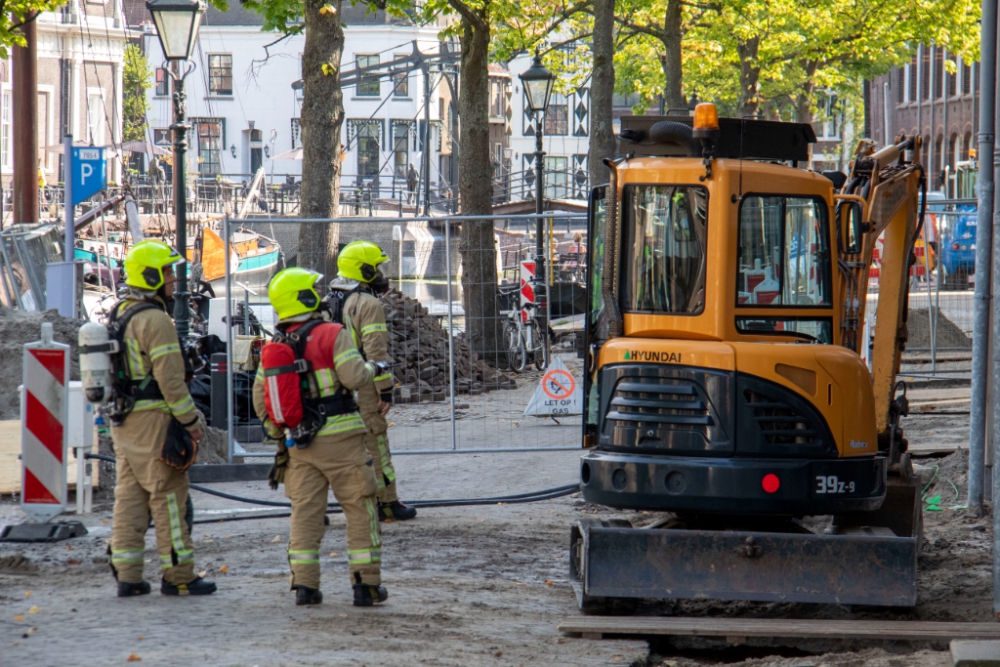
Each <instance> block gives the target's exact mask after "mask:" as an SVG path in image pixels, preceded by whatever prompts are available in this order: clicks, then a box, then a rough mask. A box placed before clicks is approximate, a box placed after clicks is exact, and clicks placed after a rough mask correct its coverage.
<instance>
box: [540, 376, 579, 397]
mask: <svg viewBox="0 0 1000 667" xmlns="http://www.w3.org/2000/svg"><path fill="white" fill-rule="evenodd" d="M574 389H576V381H575V380H574V379H573V376H572V375H570V374H569V373H567V372H566V371H564V370H559V369H556V370H552V371H549V372H548V373H546V374H545V377H543V378H542V391H544V392H545V394H546V395H547V396H548V397H549V398H555V399H563V398H569V397H570V396H571V395H572V394H573V390H574Z"/></svg>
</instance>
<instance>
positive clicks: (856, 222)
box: [837, 137, 926, 463]
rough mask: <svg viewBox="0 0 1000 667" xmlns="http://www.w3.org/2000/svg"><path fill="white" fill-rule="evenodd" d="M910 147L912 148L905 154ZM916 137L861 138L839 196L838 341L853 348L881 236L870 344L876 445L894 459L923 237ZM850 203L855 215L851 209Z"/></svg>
mask: <svg viewBox="0 0 1000 667" xmlns="http://www.w3.org/2000/svg"><path fill="white" fill-rule="evenodd" d="M907 151H912V153H911V156H912V157H911V160H907V159H906V158H907ZM919 151H920V139H919V137H917V138H911V139H906V138H901V139H900V140H899V141H898V142H897V143H896V144H895V145H892V146H888V147H886V148H883V149H882V150H880V151H878V152H874V151H873V150H872V146H871V144H870V143H869V142H863V143H862V145H861V147H860V148H859V151H858V156H857V158H856V159H855V161H854V165H853V167H852V169H851V177H850V178H849V179H848V181H847V183H846V184H845V185H844V187H843V189H842V193H841V194H840V195H838V197H837V198H838V216H837V219H838V224H839V239H840V243H839V246H840V247H839V249H838V250H839V255H840V257H839V265H840V269H841V278H842V281H843V283H844V284H843V287H844V292H842V293H843V294H845V295H846V298H845V311H846V313H847V316H846V317H845V318H844V322H845V325H844V326H845V332H844V333H845V335H844V338H843V344H844V345H845V346H846V347H850V348H851V349H854V350H855V351H856V352H858V353H861V352H863V351H862V350H860V349H858V348H857V346H858V345H859V344H860V343H859V342H858V337H857V335H856V333H857V327H858V326H859V323H861V322H864V321H865V316H866V310H867V306H868V303H867V295H868V283H869V279H870V276H869V272H870V269H871V266H872V260H873V258H874V256H875V252H876V249H877V247H878V246H877V241H878V240H879V238H880V237H881V239H882V244H881V249H880V251H879V259H880V263H881V267H880V275H879V279H878V281H879V283H878V299H877V301H876V306H875V308H876V310H875V323H876V325H875V326H874V327H873V328H872V332H873V333H872V341H871V349H870V357H869V358H870V359H871V369H872V390H873V392H874V398H875V418H876V429H877V432H878V435H879V448H880V449H881V450H883V451H887V452H889V454H890V462H892V463H895V462H897V461H898V458H899V453H900V452H901V451H902V450H903V449H905V447H904V446H903V440H902V430H901V429H900V428H899V423H898V422H899V417H900V415H904V414H905V413H906V403H905V395H904V397H901V398H897V397H896V386H897V384H896V376H897V374H898V373H899V365H900V360H901V357H902V352H903V350H904V349H905V347H906V341H907V328H906V319H907V307H908V303H909V287H910V267H911V266H912V265H913V264H914V261H915V259H914V252H913V248H914V244H915V243H916V240H917V237H918V236H919V235H920V231H921V226H922V220H923V211H922V210H918V208H919V206H920V196H919V195H920V192H921V189H924V190H926V178H925V176H924V172H923V169H922V167H921V166H920V165H919V164H917V161H918V160H919ZM851 207H854V215H853V216H852V215H849V212H850V210H851Z"/></svg>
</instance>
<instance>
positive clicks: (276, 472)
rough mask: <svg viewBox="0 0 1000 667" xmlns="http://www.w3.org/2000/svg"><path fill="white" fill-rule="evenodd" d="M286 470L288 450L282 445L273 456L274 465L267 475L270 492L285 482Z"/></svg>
mask: <svg viewBox="0 0 1000 667" xmlns="http://www.w3.org/2000/svg"><path fill="white" fill-rule="evenodd" d="M287 469H288V448H287V447H285V446H284V445H282V446H281V447H279V448H278V452H277V453H276V454H275V455H274V464H273V465H272V466H271V469H270V470H269V471H268V473H267V484H268V486H270V487H271V490H272V491H277V490H278V486H279V485H281V484H284V482H285V471H286V470H287Z"/></svg>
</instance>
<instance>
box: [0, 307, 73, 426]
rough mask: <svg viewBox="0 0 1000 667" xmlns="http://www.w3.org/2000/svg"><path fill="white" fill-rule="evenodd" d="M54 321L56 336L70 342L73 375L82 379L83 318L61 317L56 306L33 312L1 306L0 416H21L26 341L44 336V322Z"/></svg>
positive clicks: (31, 341) (53, 329) (56, 339)
mask: <svg viewBox="0 0 1000 667" xmlns="http://www.w3.org/2000/svg"><path fill="white" fill-rule="evenodd" d="M43 322H51V323H52V339H53V340H54V341H56V342H57V343H65V344H67V345H69V346H70V369H69V372H70V379H73V380H79V379H80V363H79V357H78V355H77V333H78V332H79V330H80V325H81V324H83V322H81V321H79V320H73V319H70V318H67V317H61V316H60V315H59V313H58V312H56V311H54V310H46V311H45V312H41V313H38V312H31V311H25V310H10V309H7V308H3V307H0V368H2V369H3V373H0V419H19V418H20V410H21V408H20V405H21V404H20V398H19V397H18V393H17V387H18V385H19V384H21V383H22V381H23V378H22V370H21V369H22V360H23V357H24V344H25V343H34V342H35V341H39V340H41V339H42V323H43Z"/></svg>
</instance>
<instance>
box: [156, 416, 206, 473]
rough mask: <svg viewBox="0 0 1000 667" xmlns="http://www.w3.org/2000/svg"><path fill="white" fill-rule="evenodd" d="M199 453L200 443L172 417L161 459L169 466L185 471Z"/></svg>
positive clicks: (161, 451)
mask: <svg viewBox="0 0 1000 667" xmlns="http://www.w3.org/2000/svg"><path fill="white" fill-rule="evenodd" d="M197 454H198V443H197V442H195V441H194V439H193V438H192V437H191V434H190V433H188V430H187V429H186V428H184V426H183V425H181V423H180V422H179V421H177V420H176V419H171V420H170V426H168V427H167V437H166V439H165V440H164V441H163V447H162V449H161V450H160V460H161V461H163V462H164V463H166V464H167V465H168V466H173V467H174V468H177V469H179V470H182V471H183V470H187V469H188V468H190V467H191V464H192V463H194V458H195V456H197Z"/></svg>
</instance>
